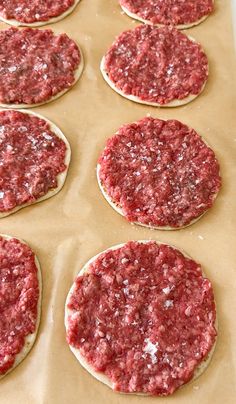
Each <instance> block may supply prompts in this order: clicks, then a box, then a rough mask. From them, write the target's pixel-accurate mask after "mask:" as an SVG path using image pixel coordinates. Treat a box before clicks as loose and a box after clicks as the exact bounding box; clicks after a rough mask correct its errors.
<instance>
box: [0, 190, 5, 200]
mask: <svg viewBox="0 0 236 404" xmlns="http://www.w3.org/2000/svg"><path fill="white" fill-rule="evenodd" d="M3 197H4V192H2V191H0V199H2V198H3Z"/></svg>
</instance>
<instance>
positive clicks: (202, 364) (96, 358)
mask: <svg viewBox="0 0 236 404" xmlns="http://www.w3.org/2000/svg"><path fill="white" fill-rule="evenodd" d="M215 322H216V310H215V302H214V295H213V290H212V285H211V282H210V281H209V280H208V279H207V278H205V277H204V275H203V273H202V269H201V267H200V265H199V264H197V263H196V262H195V261H193V260H192V259H190V258H189V257H187V256H186V255H184V254H183V253H181V252H180V251H178V250H176V249H175V248H173V247H171V246H168V245H164V244H158V243H157V242H156V241H146V242H145V241H142V242H136V241H135V242H129V243H127V244H124V245H120V246H116V247H113V248H111V249H109V250H106V251H105V252H103V253H101V254H98V255H97V256H96V257H94V258H92V259H91V260H90V261H89V262H88V263H87V264H86V265H85V267H84V268H83V269H82V271H81V272H80V273H79V275H78V277H77V278H76V280H75V282H74V284H73V286H72V288H71V290H70V292H69V294H68V297H67V302H66V317H65V324H66V330H67V342H68V343H69V345H70V348H71V350H72V352H73V353H74V354H75V355H76V357H77V359H78V360H79V361H80V362H81V364H82V365H83V366H84V367H85V368H86V369H87V370H88V371H89V372H90V373H91V374H92V375H93V376H95V377H96V378H98V379H99V380H100V381H102V382H104V383H106V384H108V385H109V386H110V387H112V388H113V389H114V390H117V391H120V392H123V393H138V394H139V393H143V394H152V395H158V396H161V395H170V394H172V393H173V392H174V391H175V390H176V389H178V388H179V387H180V386H182V385H184V384H185V383H187V382H189V381H190V380H192V379H193V378H195V377H197V376H198V375H199V374H200V373H202V372H203V370H204V369H205V368H206V366H207V364H208V363H209V360H210V357H211V355H212V353H213V350H214V345H215V341H216V328H215Z"/></svg>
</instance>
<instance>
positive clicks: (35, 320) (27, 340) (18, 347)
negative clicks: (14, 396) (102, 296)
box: [0, 234, 42, 379]
mask: <svg viewBox="0 0 236 404" xmlns="http://www.w3.org/2000/svg"><path fill="white" fill-rule="evenodd" d="M3 240H4V241H6V242H7V243H17V244H18V249H19V248H20V249H21V251H24V253H26V254H27V256H28V267H27V270H29V262H30V263H31V265H32V268H34V267H35V271H33V272H32V274H31V276H30V278H29V280H28V282H31V283H32V282H33V281H34V282H36V281H37V283H38V290H37V291H36V296H34V295H33V294H32V291H30V288H29V285H28V287H27V286H26V285H25V293H26V292H27V288H28V294H29V299H30V301H31V303H30V305H28V307H27V309H26V311H25V312H24V315H23V313H22V314H21V313H20V311H19V308H18V318H15V321H16V323H15V324H13V321H12V320H14V317H13V316H12V314H11V316H10V310H11V309H12V310H13V309H14V302H13V303H12V304H11V305H10V304H8V308H7V312H4V308H3V306H2V305H1V306H0V312H1V316H0V324H1V325H2V324H4V325H5V326H6V320H7V319H8V320H9V319H11V323H10V325H11V327H12V331H11V332H12V333H14V334H10V335H7V331H8V330H6V333H5V335H3V334H2V335H1V330H0V379H2V378H3V377H5V376H6V375H7V374H8V373H9V372H11V371H12V370H13V369H15V367H16V366H17V365H19V363H20V362H21V361H22V360H23V359H24V358H25V357H26V356H27V355H28V353H29V351H30V350H31V348H32V346H33V345H34V342H35V339H36V336H37V332H38V328H39V323H40V315H41V300H42V277H41V270H40V264H39V261H38V258H37V256H36V255H35V254H34V252H33V251H32V250H31V248H30V247H29V245H28V244H27V243H25V241H23V240H21V239H17V238H15V237H12V236H9V235H5V234H1V235H0V243H1V244H2V241H3ZM9 251H11V249H10V248H9V249H8V251H6V250H5V249H4V248H3V247H2V245H1V257H2V256H3V257H4V256H5V258H6V261H7V258H8V254H7V253H9ZM19 260H20V261H21V270H23V269H25V268H24V267H23V268H22V266H24V264H23V260H22V257H21V258H19ZM7 263H9V261H7ZM11 265H12V266H14V261H13V259H11ZM32 268H31V269H32ZM3 270H6V268H3ZM16 270H17V269H16ZM35 272H36V273H35ZM7 276H9V274H7ZM17 277H18V274H16V276H15V278H17ZM22 282H23V280H22V279H21V283H22ZM8 285H9V283H8ZM2 286H3V284H2V268H0V288H2ZM11 286H13V283H12V285H11ZM23 286H24V285H23ZM23 286H22V287H23ZM8 287H9V286H8ZM15 291H16V289H15V288H14V289H13V290H12V294H13V295H14V293H15ZM2 292H4V290H3V289H2ZM34 292H35V291H34ZM35 299H36V300H37V302H34V300H35ZM11 300H12V299H11ZM21 300H22V299H21ZM12 301H13V300H12ZM19 302H20V301H19V300H18V301H17V300H16V301H15V305H17V303H19ZM1 303H2V304H3V305H4V299H3V300H2V301H1ZM26 304H27V297H26ZM19 313H20V314H19ZM20 316H21V317H22V319H21V322H20V323H19V318H20ZM25 319H27V321H28V325H29V324H30V327H32V330H31V332H26V331H25V335H24V334H23V333H22V329H21V328H20V326H22V325H23V326H25V324H24V320H25ZM1 329H2V328H1ZM19 336H20V337H21V338H22V337H23V338H24V344H23V345H22V343H21V341H20V342H19V340H17V338H18V337H19ZM5 337H8V338H9V337H10V338H11V345H12V344H13V343H14V346H15V352H14V351H13V349H11V351H12V353H11V355H9V354H8V356H9V357H8V358H5V360H4V358H3V356H2V355H3V351H4V349H6V348H7V349H9V348H8V347H7V344H6V343H5V344H4V346H3V345H2V344H3V343H4V340H5ZM2 338H3V339H2ZM7 362H8V364H7V365H6V363H7ZM10 362H12V364H11V363H10ZM3 366H5V369H4V372H2V371H1V369H2V368H3Z"/></svg>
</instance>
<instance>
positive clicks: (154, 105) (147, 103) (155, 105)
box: [100, 36, 209, 108]
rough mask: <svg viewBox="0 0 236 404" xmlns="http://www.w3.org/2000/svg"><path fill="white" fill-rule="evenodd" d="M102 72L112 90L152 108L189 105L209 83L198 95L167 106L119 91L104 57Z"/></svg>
mask: <svg viewBox="0 0 236 404" xmlns="http://www.w3.org/2000/svg"><path fill="white" fill-rule="evenodd" d="M188 37H189V38H190V36H188ZM190 39H191V40H193V38H190ZM100 70H101V73H102V76H103V78H104V80H105V81H106V82H107V84H109V86H110V87H111V88H112V90H114V91H115V92H116V93H118V94H119V95H121V96H122V97H124V98H127V99H128V100H130V101H134V102H137V103H139V104H143V105H150V106H152V107H161V108H174V107H180V106H181V105H185V104H188V103H189V102H191V101H193V100H194V99H195V98H197V97H198V96H199V95H200V94H201V93H202V92H203V90H204V88H205V85H206V82H207V80H206V81H205V83H204V84H203V86H202V88H201V90H200V92H199V93H198V94H191V95H188V96H187V97H185V98H183V99H182V100H177V99H176V100H173V101H170V102H168V103H167V104H159V103H158V102H151V101H143V100H141V99H140V98H139V97H136V96H134V95H127V94H125V93H124V92H123V91H121V90H119V89H117V88H116V86H115V84H114V83H113V82H112V81H111V80H110V78H109V77H108V74H107V72H106V69H105V57H104V56H103V58H102V61H101V65H100ZM208 71H209V68H208Z"/></svg>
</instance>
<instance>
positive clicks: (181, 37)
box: [104, 25, 208, 106]
mask: <svg viewBox="0 0 236 404" xmlns="http://www.w3.org/2000/svg"><path fill="white" fill-rule="evenodd" d="M104 69H105V72H106V74H107V76H108V78H109V80H111V82H112V83H113V85H114V86H115V87H116V89H117V90H119V91H121V92H122V93H123V94H124V95H126V96H135V97H138V99H139V100H140V101H143V102H149V103H150V102H151V103H158V104H160V105H163V106H165V105H166V104H168V103H170V102H171V101H173V100H183V99H184V98H186V97H188V96H190V95H195V96H196V95H198V94H199V93H200V92H201V91H202V89H203V86H204V84H205V83H206V80H207V77H208V61H207V56H206V55H205V53H204V51H203V50H202V48H201V46H200V45H199V44H198V43H196V42H194V41H193V40H191V39H189V38H188V37H187V36H186V35H185V34H183V33H182V32H180V31H178V30H177V29H175V28H170V27H162V28H156V27H152V26H150V25H140V26H138V27H136V28H134V29H132V30H129V31H125V32H123V33H122V34H120V35H119V36H118V37H117V38H116V40H115V42H114V43H113V45H112V46H111V47H110V49H109V50H108V52H107V53H106V56H105V59H104Z"/></svg>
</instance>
